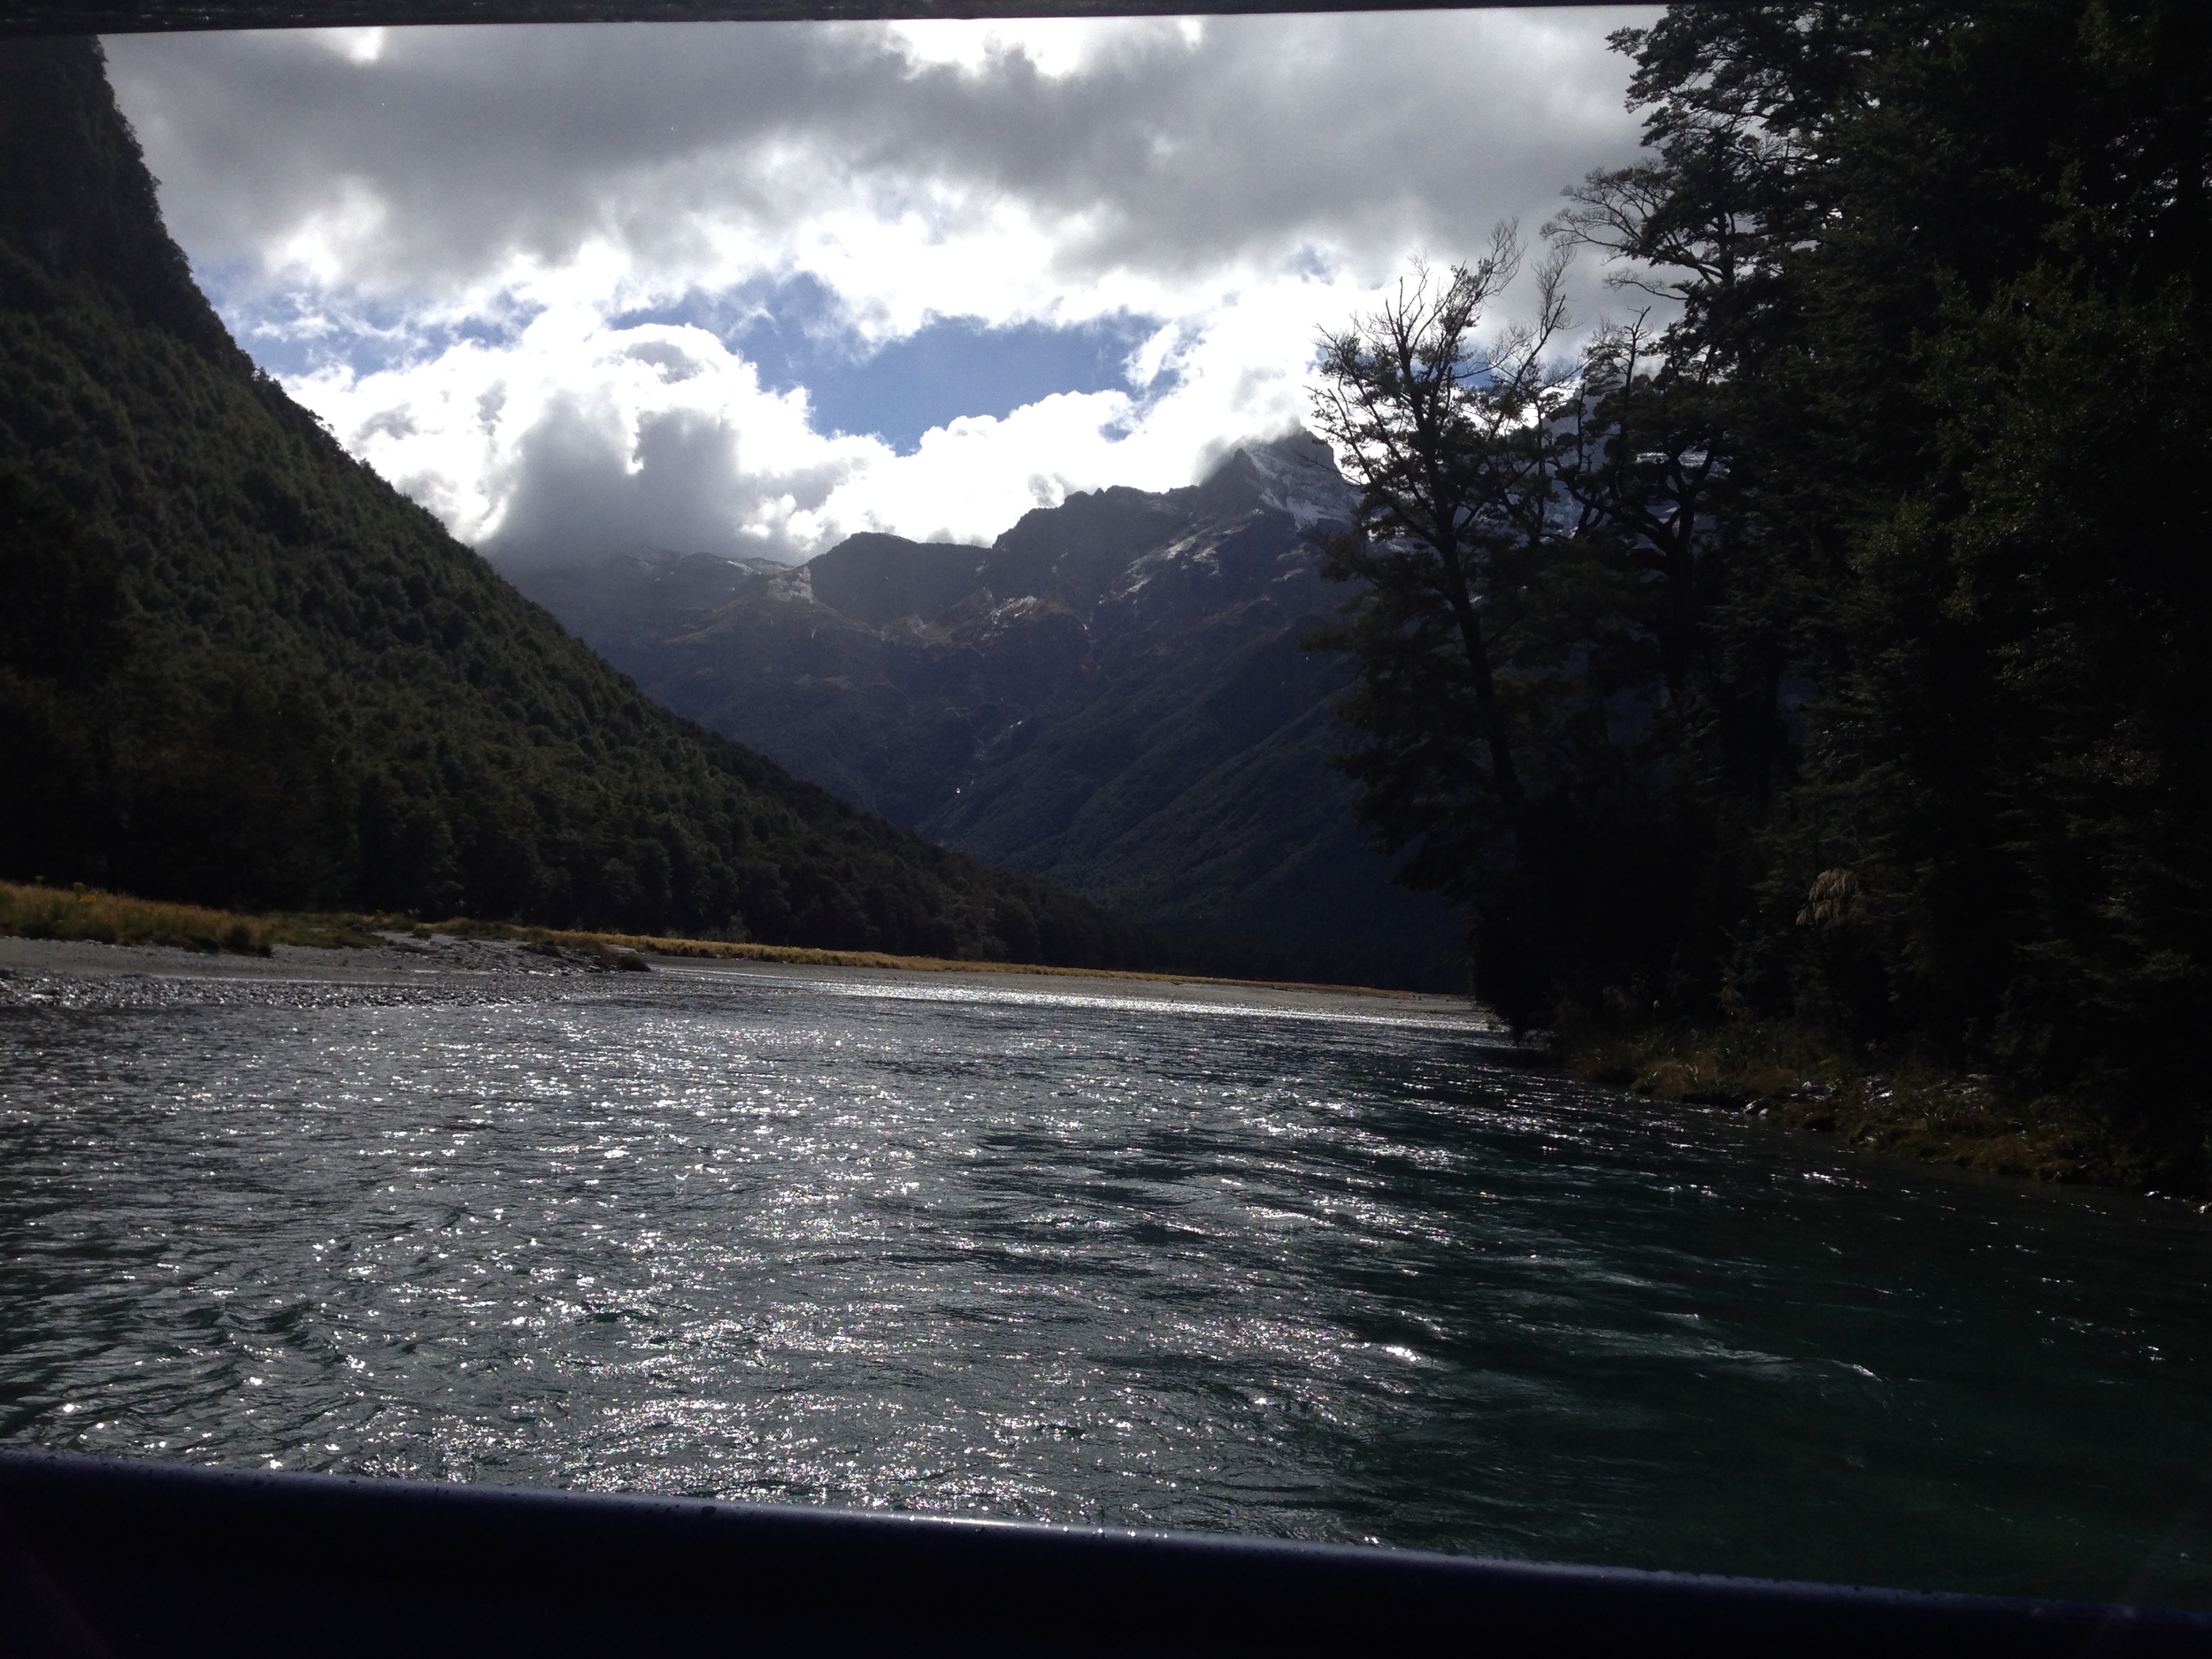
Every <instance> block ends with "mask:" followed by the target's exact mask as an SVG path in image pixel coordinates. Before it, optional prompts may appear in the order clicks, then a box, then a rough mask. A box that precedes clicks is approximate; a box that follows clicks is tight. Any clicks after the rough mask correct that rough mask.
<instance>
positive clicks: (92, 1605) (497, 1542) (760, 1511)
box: [0, 1450, 2212, 1659]
mask: <svg viewBox="0 0 2212 1659" xmlns="http://www.w3.org/2000/svg"><path fill="white" fill-rule="evenodd" d="M0 1618H4V1620H5V1628H4V1630H0V1651H4V1652H6V1653H9V1654H12V1655H37V1656H38V1659H46V1656H47V1655H54V1656H56V1659H60V1656H62V1655H67V1656H68V1659H84V1656H88V1655H112V1656H113V1659H134V1656H135V1655H165V1656H167V1655H196V1654H210V1655H212V1654H222V1655H258V1654H278V1653H282V1654H313V1655H350V1654H408V1655H436V1654H462V1653H466V1654H469V1655H479V1656H480V1655H503V1654H528V1655H565V1654H585V1653H590V1654H628V1653H640V1654H656V1655H657V1654H667V1655H705V1654H740V1653H805V1654H810V1655H833V1654H870V1655H952V1654H959V1655H1016V1654H1019V1655H1198V1654H1206V1655H1271V1656H1273V1655H1293V1654H1322V1653H1328V1654H1371V1653H1372V1654H1382V1653H1393V1654H1409V1655H1410V1654H1422V1655H1432V1654H1439V1653H1455V1654H1462V1653H1463V1654H1482V1655H1519V1654H1529V1655H1536V1654H1541V1655H1574V1654H1604V1655H1669V1654H1682V1655H1692V1654H1695V1655H1730V1654H1745V1655H1749V1654H1759V1655H1852V1659H1872V1656H1874V1655H1909V1654H1922V1653H1925V1654H1931V1655H1934V1654H1940V1655H1945V1656H1946V1659H1968V1656H1969V1655H2007V1656H2008V1659H2034V1656H2036V1655H2182V1654H2190V1655H2212V1614H2199V1613H2182V1612H2171V1611H2164V1610H2160V1609H2144V1608H2130V1607H2101V1606H2094V1605H2085V1604H2082V1603H2078V1602H2059V1601H2006V1600H1999V1599H1995V1598H1989V1597H1981V1596H1967V1595H1928V1594H1909V1593H1906V1592H1900V1591H1889V1590H1858V1589H1845V1588H1836V1587H1832V1586H1821V1585H1805V1584H1777V1583H1768V1582H1762V1581H1759V1580H1755V1579H1735V1578H1703V1577H1697V1576H1693V1575H1686V1574H1675V1573H1647V1572H1629V1571H1614V1570H1609V1569H1602V1568H1588V1567H1553V1566H1535V1565H1527V1564H1523V1563H1511V1562H1499V1561H1485V1560H1472V1559H1463V1558H1460V1557H1455V1556H1448V1555H1425V1554H1421V1553H1417V1552H1414V1551H1409V1550H1394V1549H1378V1548H1343V1547H1339V1546H1325V1545H1314V1544H1298V1543H1282V1542H1271V1541H1267V1540H1257V1539H1246V1538H1226V1537H1221V1538H1217V1537H1205V1536H1195V1535H1191V1534H1165V1533H1141V1532H1103V1531H1083V1530H1079V1529H1075V1528H1066V1527H1047V1526H1026V1525H1009V1524H1002V1523H994V1522H977V1521H950V1520H936V1519H927V1518H922V1517H911V1516H901V1515H884V1514H864V1513H863V1514H856V1513H849V1512H845V1511H840V1510H834V1509H816V1508H812V1507H810V1506H804V1505H789V1506H780V1505H770V1504H749V1503H715V1502H701V1501H695V1500H694V1501H686V1500H680V1499H664V1498H649V1497H602V1496H594V1495H588V1494H571V1493H549V1492H524V1491H513V1490H506V1489H499V1488H487V1487H481V1486H433V1485H427V1484H422V1483H416V1482H409V1481H385V1480H370V1479H350V1478H339V1477H333V1476H321V1475H292V1474H266V1475H261V1474H250V1473H243V1472H238V1471H220V1470H209V1469H199V1468H192V1467H188V1466H182V1465H178V1464H172V1463H143V1462H128V1461H119V1460H111V1459H104V1458H94V1457H87V1456H81V1455H74V1454H68V1453H55V1452H40V1451H28V1450H14V1451H7V1452H0Z"/></svg>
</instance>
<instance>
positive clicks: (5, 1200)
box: [0, 972, 2212, 1601]
mask: <svg viewBox="0 0 2212 1659" xmlns="http://www.w3.org/2000/svg"><path fill="white" fill-rule="evenodd" d="M40 995H42V993H41V994H40ZM32 996H33V993H30V992H26V991H24V990H23V989H22V987H17V991H16V994H15V995H14V1002H13V1005H12V1006H10V1007H5V1008H0V1244H4V1259H0V1306H4V1307H5V1309H6V1310H7V1313H8V1320H7V1327H6V1333H5V1336H4V1339H0V1344H4V1346H0V1355H4V1357H0V1410H4V1413H5V1416H4V1418H0V1432H4V1434H5V1436H6V1437H7V1438H8V1439H10V1440H16V1441H22V1442H35V1443H42V1444H48V1445H68V1446H76V1447H81V1448H87V1449H92V1450H100V1451H110V1452H118V1453H131V1454H142V1455H156V1456H170V1457H177V1456H183V1457H189V1458H193V1459H195V1460H198V1461H205V1462H217V1463H228V1464H233V1465H238V1466H271V1465H276V1464H281V1465H282V1466H284V1467H287V1468H294V1469H302V1468H305V1469H332V1470H344V1471H359V1472H370V1473H384V1474H403V1475H411V1476H417V1477H427V1478H432V1479H466V1480H488V1481H501V1482H511V1483H518V1484H529V1485H545V1486H583V1487H597V1488H637V1489H651V1490H658V1491H669V1492H682V1493H693V1494H709V1493H710V1494H720V1495H724V1496H733V1497H746V1498H766V1499H782V1500H795V1501H804V1502H834V1503H842V1504H858V1505H876V1506H894V1507H902V1508H908V1509H928V1510H937V1511H946V1512H961V1513H976V1514H992V1515H999V1516H1005V1517H1028V1518H1043V1519H1050V1520H1059V1521H1071V1522H1086V1523H1102V1524H1110V1525H1172V1526H1186V1527H1210V1528H1221V1529H1229V1530H1236V1531H1246V1532H1268V1533H1277V1534H1283V1535H1291V1536H1299V1537H1317V1538H1332V1539H1357V1538H1363V1537H1374V1538H1380V1539H1382V1540H1386V1541H1391V1542H1398V1543H1407V1544H1421V1545H1430V1546H1436V1547H1441V1548H1454V1549H1463V1550H1477V1551H1484V1552H1493V1553H1506V1554H1513V1555H1535V1556H1541V1557H1551V1558H1565V1559H1575V1560H1584V1561H1602V1562H1614V1563H1627V1564H1640V1565H1662V1566H1674V1567H1688V1568H1701V1569H1710V1570H1724V1571H1740V1572H1757V1573H1773V1574H1786V1575H1791V1576H1801V1577H1816V1578H1848V1579H1858V1580H1867V1581H1878V1582H1887V1583H1898V1584H1926V1585H1939V1586H1955V1587H1970V1588H1981V1589H1996V1590H2025V1591H2036V1592H2041V1593H2070V1594H2115V1593H2118V1592H2121V1591H2124V1590H2126V1589H2128V1588H2129V1587H2130V1586H2137V1587H2138V1588H2143V1589H2144V1593H2145V1594H2158V1595H2162V1596H2163V1597H2165V1598H2167V1599H2171V1600H2197V1601H2212V1590H2208V1588H2207V1581H2206V1579H2205V1578H2204V1576H2203V1574H2202V1571H2201V1569H2200V1567H2199V1566H2198V1565H2196V1564H2195V1563H2200V1562H2201V1561H2202V1560H2203V1553H2202V1548H2200V1546H2201V1545H2202V1543H2203V1542H2204V1541H2205V1529H2204V1528H2203V1527H2202V1526H2201V1525H2200V1524H2199V1523H2198V1522H2197V1521H2194V1520H2189V1519H2186V1518H2185V1512H2186V1511H2187V1509H2188V1507H2189V1505H2190V1504H2191V1502H2192V1501H2193V1493H2194V1490H2195V1487H2196V1485H2197V1471H2200V1470H2202V1469H2203V1468H2205V1466H2206V1465H2207V1464H2208V1463H2212V1395H2208V1391H2207V1389H2206V1387H2205V1386H2204V1385H2205V1381H2206V1362H2207V1359H2208V1355H2212V1344H2208V1342H2207V1340H2206V1339H2207V1335H2208V1323H2212V1322H2208V1315H2207V1311H2206V1304H2205V1296H2204V1290H2205V1281H2206V1276H2207V1269H2208V1266H2212V1249H2208V1235H2207V1233H2206V1232H2205V1230H2204V1229H2203V1228H2202V1227H2201V1226H2200V1225H2197V1224H2196V1223H2194V1222H2193V1220H2189V1219H2184V1218H2179V1217H2173V1216H2170V1215H2168V1214H2166V1213H2164V1212H2163V1211H2162V1210H2160V1209H2159V1208H2158V1207H2156V1206H2152V1205H2147V1204H2146V1203H2144V1202H2140V1201H2136V1200H2121V1199H2091V1200H2081V1199H2076V1198H2070V1197H2064V1196H2056V1195H2053V1194H2047V1193H2040V1192H2035V1191H2032V1190H2028V1189H2024V1188H2016V1187H2004V1186H1999V1185H1994V1184H1988V1183H1983V1182H1979V1181H1970V1180H1965V1179H1955V1178H1950V1177H1947V1176H1942V1175H1937V1174H1931V1173H1924V1172H1922V1171H1916V1170H1912V1169H1909V1168H1903V1167H1899V1166H1893V1165H1888V1164H1876V1163H1872V1162H1866V1161H1860V1160H1856V1159H1854V1158H1852V1157H1851V1156H1848V1155H1847V1154H1843V1153H1840V1152H1839V1151H1838V1150H1836V1149H1835V1148H1832V1147H1831V1146H1828V1145H1826V1144H1824V1143H1823V1142H1820V1141H1816V1140H1809V1139H1803V1138H1789V1137H1785V1136H1783V1135H1780V1134H1778V1133H1771V1132H1768V1131H1766V1130H1763V1129H1761V1128H1757V1127H1752V1126H1747V1125H1738V1124H1734V1123H1731V1122H1729V1121H1726V1120H1724V1119H1722V1118H1718V1117H1715V1116H1700V1115H1698V1114H1695V1113H1690V1114H1686V1115H1685V1114H1680V1113H1676V1114H1671V1115H1666V1116H1661V1115H1658V1114H1656V1113H1655V1112H1654V1111H1653V1110H1651V1109H1649V1108H1647V1107H1646V1106H1645V1105H1643V1104H1641V1103H1639V1102H1631V1101H1626V1100H1623V1099H1621V1098H1618V1097H1613V1096H1607V1095H1603V1094H1597V1093H1594V1092H1591V1091H1586V1090H1582V1089H1579V1088H1577V1087H1574V1086H1571V1085H1569V1084H1566V1083H1563V1082H1561V1081H1559V1080H1556V1079H1549V1078H1546V1077H1543V1076H1540V1075H1534V1074H1531V1073H1529V1072H1526V1071H1517V1070H1515V1069H1512V1068H1509V1067H1507V1066H1502V1065H1500V1064H1497V1063H1496V1062H1497V1060H1498V1058H1499V1055H1498V1051H1497V1050H1496V1049H1495V1048H1494V1047H1492V1046H1490V1045H1489V1043H1488V1041H1486V1039H1484V1038H1483V1037H1482V1035H1481V1033H1478V1032H1473V1031H1471V1030H1469V1029H1467V1028H1466V1027H1465V1026H1464V1025H1454V1024H1452V1023H1450V1022H1448V1021H1445V1022H1440V1021H1438V1020H1436V1019H1434V1018H1428V1017H1425V1016H1415V1017H1412V1018H1394V1017H1393V1016H1391V1015H1389V1014H1380V1015H1378V1014H1375V1013H1373V1012H1364V1013H1358V1014H1355V1015H1352V1016H1350V1017H1345V1016H1342V1015H1331V1014H1329V1013H1327V1012H1326V1010H1320V1009H1314V1008H1308V1009H1299V1010H1284V1009H1280V1008H1272V1007H1268V1008H1262V1007H1240V1006H1234V1005H1225V1004H1224V1003H1222V1002H1209V1003H1195V1002H1181V1001H1178V1000H1177V999H1176V998H1175V997H1173V996H1171V995H1161V996H1159V997H1152V996H1149V995H1116V996H1106V997H1099V996H1089V995H1084V994H1082V993H1081V992H1080V991H1079V990H1075V989H1071V990H1070V991H1068V992H1065V993H1062V992H1059V991H1052V990H1047V991H1033V990H1030V989H1026V988H1020V989H1016V988H1005V989H1001V988H989V987H985V988H978V987H969V986H965V985H963V984H940V983H917V982H903V983H898V984H894V985H889V986H887V985H884V984H881V983H875V984H869V983H863V982H851V983H840V982H836V981H830V980H824V979H797V978H791V979H781V978H778V977H775V976H772V975H766V974H752V975H745V976H730V975H717V974H713V973H704V972H703V973H689V974H687V973H680V972H676V973H664V974H657V975H654V976H652V977H651V978H650V979H647V978H645V977H644V976H635V977H633V976H621V977H620V978H619V979H606V980H592V981H581V982H580V981H549V982H545V983H542V984H527V983H525V982H523V981H521V980H518V979H517V980H511V981H503V982H502V984H501V985H500V986H498V987H494V988H493V989H490V990H488V989H486V988H485V987H484V986H482V985H478V984H465V983H463V982H462V980H461V979H460V978H458V977H456V979H454V980H453V981H452V982H451V983H450V984H448V985H443V986H441V985H439V984H436V983H431V984H427V985H426V984H424V983H420V982H418V983H414V984H411V985H410V986H406V987H354V988H351V989H346V988H342V987H287V986H282V985H276V984H265V985H255V986H250V987H238V986H227V987H211V986H210V985H206V984H203V985H197V986H195V985H188V984H182V983H178V984H170V985H160V984H150V983H141V984H140V985H138V986H137V987H135V988H134V990H133V991H132V992H131V993H130V995H127V996H125V995H121V994H120V993H118V994H117V995H114V996H111V997H109V998H107V999H106V1000H105V1001H103V1000H102V999H101V998H100V997H98V996H91V995H81V994H72V997H62V998H61V999H60V1002H57V1001H53V1000H49V1001H47V1002H35V1001H33V1000H32ZM72 999H73V1000H74V1001H75V1002H77V1003H78V1004H79V1005H78V1006H73V1007H71V1006H63V1005H60V1004H61V1002H68V1001H71V1000H72ZM2177 1523H2181V1530H2179V1531H2178V1532H2177V1531H2175V1530H2174V1529H2175V1527H2176V1525H2177ZM2146 1563H2149V1565H2148V1567H2146ZM2146 1571H2147V1572H2148V1573H2149V1575H2150V1576H2149V1577H2148V1578H2145V1577H2143V1575H2144V1573H2145V1572H2146ZM2144 1586H2148V1587H2147V1588H2144Z"/></svg>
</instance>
